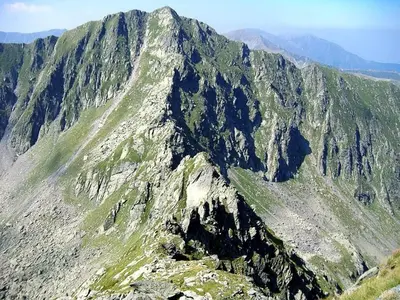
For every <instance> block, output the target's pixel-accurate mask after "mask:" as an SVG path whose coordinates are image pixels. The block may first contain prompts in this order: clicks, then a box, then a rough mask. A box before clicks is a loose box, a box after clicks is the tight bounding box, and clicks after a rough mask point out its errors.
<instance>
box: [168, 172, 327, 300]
mask: <svg viewBox="0 0 400 300" xmlns="http://www.w3.org/2000/svg"><path fill="white" fill-rule="evenodd" d="M185 200H186V209H185V214H184V216H183V218H182V220H181V221H180V222H177V221H176V219H175V220H174V219H173V220H170V221H168V223H167V229H168V230H169V231H170V232H171V233H173V234H179V235H180V236H181V237H182V239H183V240H184V241H185V253H186V254H187V255H193V254H194V253H195V252H196V253H198V254H197V255H196V257H201V256H202V255H217V256H218V259H219V263H218V266H217V269H221V270H224V271H227V272H232V273H237V274H243V275H246V276H250V277H252V278H253V280H254V282H255V284H256V285H257V286H259V287H261V288H263V289H264V291H265V293H266V294H267V295H269V296H274V295H280V296H279V299H311V298H313V297H321V296H322V291H321V290H320V288H319V287H318V284H317V282H316V279H315V277H314V275H313V274H312V272H311V271H309V270H308V269H307V268H306V267H305V264H304V262H303V261H302V260H301V259H300V258H299V257H297V256H296V254H294V253H291V254H289V253H287V252H286V251H285V250H284V248H283V245H282V244H281V242H280V241H279V240H277V239H276V238H275V237H274V236H273V235H272V234H271V233H270V232H269V231H268V230H267V229H266V228H265V225H264V224H263V222H262V221H261V219H260V218H259V217H257V215H256V214H255V213H254V212H253V211H252V209H251V208H250V207H249V206H247V204H246V202H245V201H244V199H243V198H242V197H241V196H240V195H239V194H237V192H236V191H235V190H234V189H232V188H231V187H229V186H228V185H227V184H226V182H225V181H224V179H223V178H222V176H221V175H220V174H218V172H217V171H216V169H215V168H213V167H212V166H210V165H208V166H205V167H201V168H199V169H198V170H196V171H195V172H193V173H192V174H190V176H189V178H188V182H187V187H186V199H185Z"/></svg>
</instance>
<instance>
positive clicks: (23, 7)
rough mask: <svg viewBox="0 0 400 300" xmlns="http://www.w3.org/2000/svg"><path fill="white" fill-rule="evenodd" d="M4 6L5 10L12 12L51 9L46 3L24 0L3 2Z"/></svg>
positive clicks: (40, 11)
mask: <svg viewBox="0 0 400 300" xmlns="http://www.w3.org/2000/svg"><path fill="white" fill-rule="evenodd" d="M5 8H6V10H7V11H9V12H13V13H20V12H22V13H45V12H50V11H51V10H52V8H51V6H48V5H39V4H28V3H24V2H15V3H9V4H5Z"/></svg>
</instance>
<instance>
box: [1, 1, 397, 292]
mask: <svg viewBox="0 0 400 300" xmlns="http://www.w3.org/2000/svg"><path fill="white" fill-rule="evenodd" d="M0 79H1V82H0V112H1V114H0V134H1V137H2V140H1V143H0V154H1V155H0V207H1V210H0V253H1V255H0V271H1V272H0V298H1V299H296V300H300V299H323V298H326V297H330V296H332V295H334V294H340V293H341V292H342V291H344V290H345V289H347V288H349V287H351V286H352V285H353V284H354V282H356V280H357V278H358V277H359V276H361V275H362V274H363V273H364V272H365V271H368V269H370V268H373V267H374V266H376V265H377V264H378V263H379V262H380V261H381V259H382V258H383V257H384V256H386V255H388V254H389V253H390V252H391V251H392V250H393V249H395V248H396V247H399V245H400V235H399V234H398V228H399V225H400V223H399V221H400V154H399V153H400V144H399V140H400V129H399V128H400V127H399V126H400V121H399V120H400V119H399V116H400V87H399V86H396V85H394V84H392V83H390V82H387V81H378V80H369V79H365V78H361V77H358V76H354V75H351V74H346V73H341V72H339V71H337V70H335V69H331V68H328V67H323V66H320V65H318V64H309V65H307V66H306V67H303V68H298V67H296V66H295V65H294V64H293V63H291V62H290V61H288V60H286V59H285V58H284V57H283V56H281V55H280V54H274V53H267V52H264V51H252V50H249V48H248V47H247V45H246V44H243V43H240V42H234V41H230V40H228V39H227V38H225V37H223V36H221V35H219V34H217V33H216V32H215V31H214V30H213V29H212V28H210V27H209V26H207V25H206V24H204V23H201V22H199V21H197V20H193V19H188V18H184V17H180V16H178V15H177V14H176V12H175V11H173V10H172V9H170V8H168V7H165V8H161V9H159V10H156V11H154V12H152V13H145V12H141V11H130V12H127V13H119V14H116V15H110V16H107V17H105V18H104V19H103V20H101V21H96V22H90V23H87V24H84V25H82V26H80V27H78V28H76V29H74V30H70V31H67V32H65V33H64V34H63V35H62V36H61V37H59V38H57V37H48V38H45V39H38V40H36V41H35V42H33V43H31V44H0Z"/></svg>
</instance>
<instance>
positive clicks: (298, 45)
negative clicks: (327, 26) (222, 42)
mask: <svg viewBox="0 0 400 300" xmlns="http://www.w3.org/2000/svg"><path fill="white" fill-rule="evenodd" d="M225 35H226V36H227V37H228V38H230V39H232V40H236V41H241V42H244V43H246V44H248V45H249V47H250V48H252V49H257V50H267V51H271V52H279V53H282V54H283V55H286V56H289V57H292V58H293V59H294V60H295V61H296V62H297V63H305V62H308V61H310V60H311V61H316V62H319V63H322V64H325V65H329V66H333V67H336V68H339V69H342V70H346V71H347V70H353V71H354V70H357V71H362V73H365V71H372V70H373V71H380V72H368V73H369V75H376V76H377V77H383V78H389V79H393V72H397V73H399V72H400V64H395V63H379V62H374V61H368V60H365V59H363V58H361V57H359V56H357V55H355V54H353V53H350V52H348V51H346V50H345V49H343V48H342V47H341V46H339V45H337V44H335V43H332V42H330V41H327V40H324V39H321V38H318V37H315V36H312V35H297V36H290V35H273V34H271V33H268V32H265V31H262V30H259V29H242V30H237V31H232V32H229V33H227V34H225ZM386 72H389V73H386ZM394 77H396V76H394Z"/></svg>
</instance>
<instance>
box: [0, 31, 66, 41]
mask: <svg viewBox="0 0 400 300" xmlns="http://www.w3.org/2000/svg"><path fill="white" fill-rule="evenodd" d="M66 31H67V30H66V29H50V30H46V31H40V32H32V33H21V32H5V31H0V43H8V44H10V43H14V44H18V43H23V44H30V43H32V42H33V41H34V40H36V39H38V38H46V37H48V36H52V35H53V36H57V37H59V36H61V35H62V34H63V33H64V32H66Z"/></svg>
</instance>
